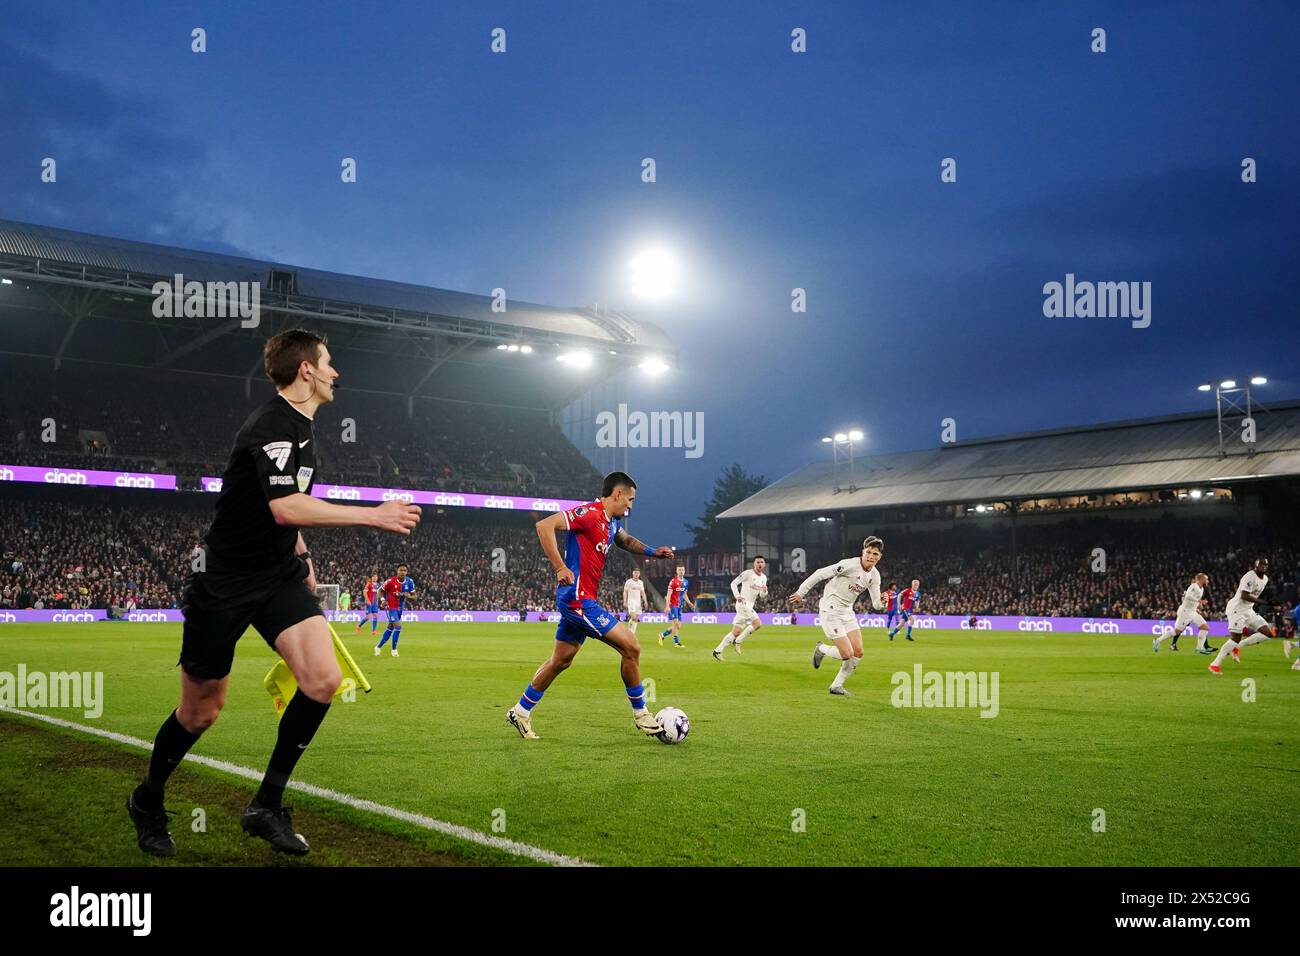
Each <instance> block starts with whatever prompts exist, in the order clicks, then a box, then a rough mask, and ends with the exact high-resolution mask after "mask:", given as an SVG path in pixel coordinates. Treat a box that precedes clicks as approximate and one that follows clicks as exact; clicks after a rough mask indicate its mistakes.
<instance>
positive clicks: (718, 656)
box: [713, 651, 722, 661]
mask: <svg viewBox="0 0 1300 956" xmlns="http://www.w3.org/2000/svg"><path fill="white" fill-rule="evenodd" d="M713 659H714V660H715V661H720V660H722V653H721V652H720V651H714V652H713Z"/></svg>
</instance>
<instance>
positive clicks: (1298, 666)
mask: <svg viewBox="0 0 1300 956" xmlns="http://www.w3.org/2000/svg"><path fill="white" fill-rule="evenodd" d="M1291 669H1292V670H1293V671H1300V657H1297V658H1296V659H1295V661H1294V662H1293V663H1292V664H1291Z"/></svg>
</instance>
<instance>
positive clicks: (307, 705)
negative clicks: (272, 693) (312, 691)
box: [257, 690, 330, 807]
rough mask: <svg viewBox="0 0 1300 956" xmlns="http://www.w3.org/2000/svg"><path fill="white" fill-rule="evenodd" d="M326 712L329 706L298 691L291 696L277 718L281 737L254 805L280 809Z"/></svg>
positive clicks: (278, 738)
mask: <svg viewBox="0 0 1300 956" xmlns="http://www.w3.org/2000/svg"><path fill="white" fill-rule="evenodd" d="M329 709H330V705H329V704H322V703H320V702H318V701H314V700H312V699H311V698H310V697H308V696H307V695H306V694H304V693H303V692H302V691H301V690H298V691H297V692H295V693H294V695H293V699H292V700H290V701H289V706H288V707H286V708H285V709H284V716H283V717H281V718H280V734H279V736H278V737H277V738H276V740H275V749H274V750H273V751H271V763H270V764H269V765H268V766H267V768H266V776H264V777H263V778H262V786H261V787H259V788H258V791H257V801H258V802H259V803H261V804H262V805H263V806H266V807H278V806H280V801H281V800H282V799H283V797H284V787H285V784H287V783H288V782H289V775H290V774H292V773H293V768H294V767H295V766H296V765H297V763H298V758H299V757H301V756H302V752H303V751H304V750H306V749H307V745H308V744H309V743H311V739H312V737H314V736H316V729H317V728H318V727H320V723H321V721H322V720H324V719H325V715H326V714H327V713H328V712H329Z"/></svg>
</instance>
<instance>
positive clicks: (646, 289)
mask: <svg viewBox="0 0 1300 956" xmlns="http://www.w3.org/2000/svg"><path fill="white" fill-rule="evenodd" d="M628 272H629V274H630V275H631V279H632V294H633V295H636V296H639V297H641V298H643V299H664V298H667V297H668V296H670V295H672V294H673V293H674V292H675V291H677V281H678V278H679V276H680V274H681V267H680V265H679V264H678V262H677V257H676V256H675V255H673V254H672V252H671V251H670V250H668V249H665V248H664V247H662V246H655V247H652V248H650V249H646V250H644V251H642V252H640V253H638V254H637V255H636V256H635V257H634V258H633V259H632V261H631V262H629V263H628Z"/></svg>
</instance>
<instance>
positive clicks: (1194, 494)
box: [1192, 488, 1201, 498]
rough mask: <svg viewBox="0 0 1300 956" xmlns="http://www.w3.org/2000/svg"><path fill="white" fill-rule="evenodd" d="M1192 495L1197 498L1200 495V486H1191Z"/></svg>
mask: <svg viewBox="0 0 1300 956" xmlns="http://www.w3.org/2000/svg"><path fill="white" fill-rule="evenodd" d="M1192 497H1193V498H1199V497H1201V489H1200V488H1193V489H1192Z"/></svg>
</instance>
